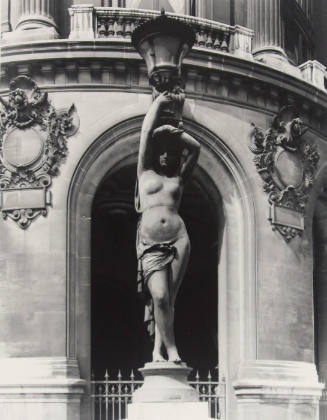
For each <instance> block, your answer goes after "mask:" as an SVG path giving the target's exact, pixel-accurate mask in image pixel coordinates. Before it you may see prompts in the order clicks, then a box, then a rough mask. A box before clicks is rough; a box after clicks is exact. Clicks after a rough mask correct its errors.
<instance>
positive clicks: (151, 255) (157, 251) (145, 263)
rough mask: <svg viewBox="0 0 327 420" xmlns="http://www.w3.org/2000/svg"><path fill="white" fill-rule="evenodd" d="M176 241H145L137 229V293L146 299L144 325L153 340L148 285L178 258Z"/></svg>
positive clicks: (152, 315) (151, 308)
mask: <svg viewBox="0 0 327 420" xmlns="http://www.w3.org/2000/svg"><path fill="white" fill-rule="evenodd" d="M175 242H176V240H174V241H170V242H162V243H153V242H149V241H147V240H145V238H143V237H142V235H141V234H140V228H139V225H138V228H137V238H136V251H137V260H138V269H137V291H138V292H139V293H142V294H143V295H144V297H145V310H144V323H145V325H146V328H147V330H148V333H149V335H150V337H151V338H152V339H153V337H154V332H155V320H154V312H153V301H152V297H151V295H150V292H149V289H148V287H147V283H148V280H149V278H150V277H151V275H152V274H153V273H154V272H155V271H160V270H166V269H170V264H171V262H172V261H173V260H174V258H175V257H176V253H177V249H176V247H175V246H174V243H175Z"/></svg>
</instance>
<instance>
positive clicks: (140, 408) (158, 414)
mask: <svg viewBox="0 0 327 420" xmlns="http://www.w3.org/2000/svg"><path fill="white" fill-rule="evenodd" d="M154 419H155V420H195V419H196V420H209V416H208V404H207V403H205V402H184V403H180V402H179V403H177V402H175V403H174V402H161V403H133V404H130V405H129V406H128V420H154Z"/></svg>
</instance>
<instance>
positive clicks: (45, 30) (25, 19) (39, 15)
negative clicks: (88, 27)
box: [5, 0, 58, 42]
mask: <svg viewBox="0 0 327 420" xmlns="http://www.w3.org/2000/svg"><path fill="white" fill-rule="evenodd" d="M54 14H55V0H19V17H18V21H17V23H16V26H15V30H14V31H13V32H12V33H10V34H9V35H6V36H5V40H8V41H13V42H14V41H19V40H25V41H34V40H46V39H55V38H58V31H57V26H56V23H55V20H54ZM26 30H28V32H27V31H26ZM23 31H24V32H23ZM25 31H26V32H25Z"/></svg>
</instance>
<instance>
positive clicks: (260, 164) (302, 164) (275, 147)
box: [250, 109, 319, 242]
mask: <svg viewBox="0 0 327 420" xmlns="http://www.w3.org/2000/svg"><path fill="white" fill-rule="evenodd" d="M284 110H285V109H283V110H282V111H281V112H280V113H279V115H278V116H276V117H275V118H274V120H273V122H272V124H271V127H270V128H269V129H268V130H263V129H261V128H259V127H257V126H255V124H252V125H253V127H254V129H253V136H252V140H253V143H252V145H251V146H250V150H251V151H252V153H254V155H255V157H254V163H255V165H256V168H257V171H258V173H259V174H260V176H261V178H262V179H263V181H264V185H263V189H264V191H265V192H266V193H268V200H269V203H270V215H269V220H270V222H271V224H272V226H273V230H277V231H278V232H279V233H280V234H281V235H282V236H283V238H284V239H285V240H286V242H289V241H290V240H291V239H293V238H294V237H295V236H297V235H299V236H300V235H301V234H302V232H303V230H304V212H305V206H306V203H307V200H308V192H309V189H310V187H311V185H312V183H313V180H314V174H315V170H316V167H317V163H318V161H319V154H318V152H317V149H316V147H315V146H313V145H311V144H309V143H308V142H307V141H305V140H304V139H303V138H302V136H303V134H304V133H305V132H306V131H307V128H306V127H305V125H304V123H303V121H302V120H301V118H299V117H298V116H297V117H296V118H293V119H290V120H289V121H287V122H284V121H281V120H280V115H281V113H282V112H283V111H284Z"/></svg>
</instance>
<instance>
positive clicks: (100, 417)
mask: <svg viewBox="0 0 327 420" xmlns="http://www.w3.org/2000/svg"><path fill="white" fill-rule="evenodd" d="M102 393H103V387H102V385H100V386H99V420H102Z"/></svg>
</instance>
